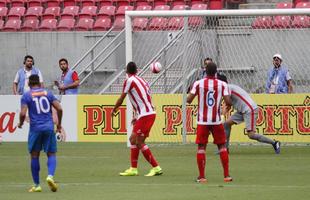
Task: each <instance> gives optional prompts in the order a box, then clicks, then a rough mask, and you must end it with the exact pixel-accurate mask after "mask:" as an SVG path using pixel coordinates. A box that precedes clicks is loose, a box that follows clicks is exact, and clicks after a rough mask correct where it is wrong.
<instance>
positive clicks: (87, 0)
mask: <svg viewBox="0 0 310 200" xmlns="http://www.w3.org/2000/svg"><path fill="white" fill-rule="evenodd" d="M80 5H81V6H82V8H83V7H85V6H95V5H96V1H95V0H80Z"/></svg>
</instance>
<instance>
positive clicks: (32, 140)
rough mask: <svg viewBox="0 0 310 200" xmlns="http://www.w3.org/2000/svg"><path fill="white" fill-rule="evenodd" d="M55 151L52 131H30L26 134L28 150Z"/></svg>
mask: <svg viewBox="0 0 310 200" xmlns="http://www.w3.org/2000/svg"><path fill="white" fill-rule="evenodd" d="M42 149H43V150H44V152H46V153H48V152H50V153H56V152H57V143H56V137H55V132H54V131H30V132H29V135H28V151H29V153H31V152H32V151H41V150H42Z"/></svg>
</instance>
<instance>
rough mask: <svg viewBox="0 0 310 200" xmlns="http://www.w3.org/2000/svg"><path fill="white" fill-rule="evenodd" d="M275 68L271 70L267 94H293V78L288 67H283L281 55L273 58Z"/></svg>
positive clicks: (268, 77)
mask: <svg viewBox="0 0 310 200" xmlns="http://www.w3.org/2000/svg"><path fill="white" fill-rule="evenodd" d="M272 58H273V67H271V69H269V71H268V74H267V75H268V76H267V83H266V93H270V94H280V93H292V92H293V86H292V78H291V76H290V74H289V71H288V69H287V67H285V66H283V65H282V61H283V59H282V56H281V54H278V53H277V54H275V55H274V56H273V57H272Z"/></svg>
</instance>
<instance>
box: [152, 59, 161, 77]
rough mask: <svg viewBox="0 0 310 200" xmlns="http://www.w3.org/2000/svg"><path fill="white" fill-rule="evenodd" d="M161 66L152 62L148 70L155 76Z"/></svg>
mask: <svg viewBox="0 0 310 200" xmlns="http://www.w3.org/2000/svg"><path fill="white" fill-rule="evenodd" d="M161 68H162V66H161V64H160V63H159V62H153V63H152V64H151V65H150V69H151V71H152V72H153V73H154V74H157V73H159V72H160V70H161Z"/></svg>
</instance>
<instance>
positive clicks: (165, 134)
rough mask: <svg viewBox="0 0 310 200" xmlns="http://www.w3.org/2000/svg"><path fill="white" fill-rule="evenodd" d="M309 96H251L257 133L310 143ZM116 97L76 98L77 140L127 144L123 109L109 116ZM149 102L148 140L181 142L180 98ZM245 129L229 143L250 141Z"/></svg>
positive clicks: (193, 113) (190, 125) (191, 118)
mask: <svg viewBox="0 0 310 200" xmlns="http://www.w3.org/2000/svg"><path fill="white" fill-rule="evenodd" d="M309 96H310V95H309V94H293V95H267V94H257V95H252V97H253V99H254V101H255V102H256V103H257V104H258V105H259V113H258V119H257V122H256V125H257V127H256V128H257V132H258V133H260V134H264V135H266V136H268V137H270V138H273V139H277V140H280V141H282V142H310V117H309V116H310V97H309ZM117 98H118V96H115V95H80V96H78V140H79V141H102V142H104V141H106V142H111V141H120V142H125V141H126V133H127V128H126V106H125V105H123V106H121V107H120V109H119V111H118V113H117V114H116V115H113V116H112V115H111V113H112V109H113V106H114V103H115V102H116V99H117ZM152 99H153V104H154V106H155V109H156V113H157V116H156V121H155V124H154V126H153V128H152V131H151V133H150V137H149V139H148V141H150V142H181V141H182V135H181V133H182V95H179V94H157V95H153V97H152ZM196 100H197V98H196V99H195V101H194V103H193V104H192V105H188V106H187V111H186V113H187V123H186V131H187V137H186V138H187V142H194V141H195V130H196V126H197V123H196V117H197V103H196ZM232 113H233V111H232V112H231V114H232ZM244 127H245V125H244V123H241V124H240V125H236V126H234V127H233V129H232V132H231V141H232V142H250V140H249V139H248V137H247V136H246V131H245V129H244ZM211 141H212V140H211Z"/></svg>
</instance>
